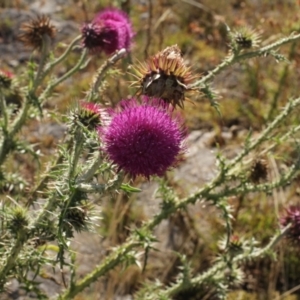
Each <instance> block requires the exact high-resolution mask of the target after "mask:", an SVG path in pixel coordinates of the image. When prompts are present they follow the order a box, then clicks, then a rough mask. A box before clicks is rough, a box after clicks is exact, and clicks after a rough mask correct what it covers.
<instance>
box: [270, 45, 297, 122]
mask: <svg viewBox="0 0 300 300" xmlns="http://www.w3.org/2000/svg"><path fill="white" fill-rule="evenodd" d="M296 45H297V43H296V42H295V41H294V42H293V43H292V46H291V49H290V53H289V60H291V59H293V57H294V55H295V50H296ZM288 71H289V65H288V64H286V65H285V66H284V69H283V71H282V74H281V77H280V80H279V84H278V89H277V91H276V93H275V94H274V97H273V101H272V103H271V108H270V110H269V113H268V116H267V120H268V121H269V120H271V119H272V118H273V116H274V113H275V110H276V109H277V105H278V99H279V96H280V94H281V92H282V89H283V88H284V87H285V83H286V79H287V76H288Z"/></svg>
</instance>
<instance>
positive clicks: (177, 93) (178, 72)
mask: <svg viewBox="0 0 300 300" xmlns="http://www.w3.org/2000/svg"><path fill="white" fill-rule="evenodd" d="M133 70H134V71H135V73H136V75H135V74H132V75H134V76H135V77H136V78H137V79H138V80H137V81H135V82H133V86H137V87H139V88H140V91H139V93H140V94H142V95H147V96H149V97H156V98H160V99H163V100H164V102H165V103H169V104H171V105H172V106H173V107H174V108H175V107H176V105H178V106H179V107H180V108H183V107H184V100H185V93H186V92H188V91H191V90H192V89H191V88H189V87H188V85H189V84H190V83H191V82H192V81H193V80H194V79H195V78H196V77H195V76H192V74H191V72H190V68H188V67H187V66H186V65H185V62H184V60H183V58H182V56H181V51H180V49H179V48H178V46H177V45H173V46H171V47H167V48H166V49H164V50H163V51H161V52H159V53H157V54H156V55H154V56H152V57H150V58H149V59H148V61H147V62H146V63H140V65H139V66H135V67H133Z"/></svg>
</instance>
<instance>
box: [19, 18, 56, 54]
mask: <svg viewBox="0 0 300 300" xmlns="http://www.w3.org/2000/svg"><path fill="white" fill-rule="evenodd" d="M21 31H23V33H22V34H21V35H20V36H19V38H20V40H21V41H22V42H23V43H24V44H25V45H26V46H29V47H33V48H34V49H41V48H42V46H43V36H48V37H49V38H50V39H51V40H53V39H54V37H55V34H56V28H55V27H54V26H53V25H52V24H51V23H50V19H49V18H48V17H46V16H39V17H37V18H36V19H34V20H31V21H30V22H29V23H24V24H22V27H21Z"/></svg>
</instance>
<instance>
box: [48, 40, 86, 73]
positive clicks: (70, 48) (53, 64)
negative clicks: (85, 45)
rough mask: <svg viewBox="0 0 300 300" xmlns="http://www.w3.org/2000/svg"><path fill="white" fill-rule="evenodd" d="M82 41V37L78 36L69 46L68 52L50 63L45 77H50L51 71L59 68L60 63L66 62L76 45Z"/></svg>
mask: <svg viewBox="0 0 300 300" xmlns="http://www.w3.org/2000/svg"><path fill="white" fill-rule="evenodd" d="M80 39H81V35H80V36H77V37H76V38H75V39H74V40H73V41H72V42H71V43H70V45H69V46H68V48H67V49H66V51H65V52H64V53H63V54H62V55H61V56H60V57H58V58H57V59H56V60H54V61H53V62H51V63H49V64H48V65H47V67H46V70H45V72H44V74H45V76H46V75H48V74H49V73H50V72H51V70H52V69H53V68H54V67H55V66H57V65H58V64H59V63H61V62H62V61H63V60H65V59H66V58H67V56H68V55H69V54H70V52H71V51H72V50H73V47H74V46H75V44H76V43H77V42H78V41H79V40H80Z"/></svg>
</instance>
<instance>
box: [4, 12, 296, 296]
mask: <svg viewBox="0 0 300 300" xmlns="http://www.w3.org/2000/svg"><path fill="white" fill-rule="evenodd" d="M56 31H57V30H56V28H55V27H54V25H52V22H51V20H50V19H49V18H48V17H46V16H38V17H37V18H36V19H33V20H31V21H30V22H29V23H27V24H24V25H23V27H22V34H21V36H20V39H21V40H22V41H23V43H24V46H26V47H31V48H32V49H33V50H34V51H35V53H38V57H39V59H38V63H33V61H32V62H29V63H28V67H27V76H26V77H24V76H22V74H14V75H12V74H11V73H9V72H8V71H6V70H1V71H0V126H1V140H0V188H1V198H0V199H1V207H0V211H1V214H0V218H1V219H0V220H1V222H0V226H1V244H0V253H1V258H0V291H1V293H7V291H8V290H9V286H10V283H11V282H12V280H17V282H18V283H19V288H20V289H23V290H25V291H26V292H28V293H31V294H33V295H34V297H36V298H38V299H61V300H62V299H75V297H76V296H78V295H79V294H80V293H85V292H86V291H87V290H88V289H89V287H90V286H91V285H92V284H93V283H95V282H101V281H100V280H101V279H102V278H105V280H106V281H107V282H110V279H111V276H112V274H113V272H114V271H116V270H117V271H116V272H118V271H120V272H119V273H120V274H121V275H120V276H121V277H122V274H125V272H127V271H128V270H130V268H133V266H136V268H137V270H138V271H136V272H137V274H138V275H139V276H140V278H139V279H138V280H136V282H135V283H134V284H133V286H134V289H132V291H131V295H132V299H153V300H154V299H155V300H157V299H205V297H206V299H226V298H227V297H228V295H229V293H230V291H232V290H234V289H236V287H237V286H241V285H242V284H243V283H244V281H245V274H244V266H245V265H246V263H247V262H249V261H250V260H256V259H263V258H265V257H272V258H273V257H274V256H276V253H277V251H278V245H279V244H280V243H281V240H282V239H283V238H287V239H289V240H291V241H292V242H295V243H293V245H296V246H297V247H298V246H299V245H298V244H299V243H298V242H299V233H300V227H299V226H300V222H299V218H300V217H299V216H300V209H299V205H291V206H288V207H287V208H286V209H285V210H284V209H282V212H281V211H279V212H278V215H277V216H275V217H276V218H277V225H278V226H277V227H276V228H274V230H273V234H272V235H271V236H268V237H267V241H266V240H264V241H257V240H255V238H254V236H251V235H250V237H249V236H248V237H243V236H240V235H239V234H236V232H235V226H234V222H235V221H236V220H237V219H238V213H239V212H238V209H236V207H235V206H234V205H233V204H232V199H233V198H238V197H240V199H244V198H246V197H249V199H251V197H253V195H259V197H262V198H263V196H262V195H265V197H266V196H269V195H271V194H272V193H273V194H274V193H276V191H278V190H280V189H286V188H288V187H291V186H294V185H296V184H297V180H298V179H299V172H300V161H299V146H298V144H297V138H298V137H299V129H300V126H299V124H298V123H296V124H295V122H292V121H291V120H295V119H296V120H297V111H298V109H299V106H300V98H299V97H300V96H299V95H297V96H295V97H294V98H291V99H289V100H287V101H286V103H285V105H284V106H283V107H282V108H281V109H280V110H279V111H278V114H277V115H276V116H274V118H272V119H270V120H267V121H266V123H265V126H264V128H263V129H262V130H261V131H260V132H259V134H256V135H254V134H252V132H251V130H249V132H248V135H247V136H244V137H243V146H242V147H241V148H240V149H239V152H238V153H237V154H236V155H235V156H233V157H232V158H228V157H226V156H225V155H223V153H222V151H221V149H220V151H219V152H218V153H217V155H216V167H217V172H216V175H215V177H214V178H213V179H212V180H211V181H210V182H207V183H206V184H205V185H203V186H197V187H196V189H195V190H194V191H193V192H189V193H188V194H187V195H184V194H183V193H180V191H178V190H177V189H176V183H174V182H173V178H172V172H173V171H174V169H176V168H177V167H179V166H180V164H181V163H184V160H185V155H186V153H188V152H189V147H190V145H189V143H188V141H187V139H188V129H187V125H186V124H185V116H184V112H185V109H186V107H187V106H193V105H194V106H195V110H196V109H197V106H196V104H197V101H199V99H200V98H201V99H202V100H203V101H207V102H210V104H211V105H212V106H211V110H212V111H214V110H215V109H218V111H219V112H220V113H221V115H222V110H221V109H220V107H219V103H218V99H216V92H215V91H214V88H213V87H212V86H213V79H214V77H216V76H217V75H219V74H220V73H221V72H222V71H224V70H225V69H227V68H229V67H231V66H232V65H234V64H238V63H242V62H246V61H247V60H249V59H252V58H257V59H261V60H263V59H265V58H266V56H269V57H272V58H273V59H274V61H277V62H282V63H286V62H285V57H284V54H281V52H280V51H281V47H282V46H283V45H285V44H291V43H296V42H297V41H298V40H299V39H300V34H299V33H295V32H294V33H291V34H290V35H288V36H287V37H284V38H281V39H278V40H277V41H275V42H272V43H270V44H267V45H263V46H262V47H260V48H259V43H258V36H257V34H256V32H255V31H254V30H250V29H248V28H243V29H238V28H237V29H234V30H229V34H228V36H229V49H228V55H226V56H225V57H224V59H223V61H222V62H221V63H220V64H218V65H217V66H216V67H214V68H213V69H212V70H210V71H208V72H207V73H206V74H203V75H200V74H197V72H196V71H195V72H194V71H193V68H190V67H188V63H187V62H186V61H185V58H184V55H183V54H182V53H181V50H180V48H179V46H178V45H168V46H167V47H166V48H165V49H160V50H159V51H158V52H157V53H153V55H151V56H150V57H149V58H148V59H147V60H146V62H142V63H139V62H137V61H136V62H134V65H133V66H132V67H131V71H130V72H128V74H125V73H122V72H118V71H117V68H118V67H120V65H121V64H122V63H123V64H128V60H127V58H126V57H127V55H128V54H129V53H131V54H134V49H135V47H134V46H133V45H134V43H137V42H136V41H135V42H134V38H135V34H134V32H135V30H134V29H133V25H132V23H131V20H130V17H129V16H128V15H127V14H126V13H125V12H123V11H121V10H119V9H117V8H108V9H105V10H103V11H101V12H99V13H98V14H97V15H96V16H95V17H94V18H93V19H92V21H91V22H90V23H85V24H84V25H83V26H82V27H81V32H78V34H79V35H78V36H77V37H74V39H73V41H72V42H71V43H70V44H69V45H67V46H66V48H65V50H64V52H63V53H62V54H60V55H58V54H57V49H56V48H55V45H53V43H54V36H55V33H56ZM232 32H233V33H232ZM78 49H80V51H78ZM75 50H76V51H75ZM71 55H73V56H74V55H77V56H78V57H77V58H76V59H77V61H76V62H75V63H74V64H73V65H72V67H71V68H70V69H68V70H67V71H66V72H64V73H63V74H61V73H58V72H56V68H57V67H58V66H61V65H63V64H64V63H65V62H66V61H67V60H68V59H69V58H70V56H71ZM99 61H100V62H101V64H99V66H98V65H97V71H96V72H95V74H93V75H94V76H93V79H92V80H91V81H90V82H91V85H90V86H89V87H88V88H87V89H86V90H83V91H81V92H82V93H80V94H79V95H78V97H77V99H74V103H73V104H72V105H71V107H70V108H69V109H68V111H67V112H66V113H64V114H62V113H60V112H55V113H52V114H50V113H49V111H48V109H47V105H46V104H47V102H48V101H51V99H53V97H55V93H54V92H55V89H56V88H57V87H59V86H60V85H61V84H63V83H64V82H66V80H68V79H70V78H73V77H74V78H75V76H76V75H77V74H79V73H80V72H81V71H82V70H84V69H85V68H87V67H88V65H89V64H91V63H94V62H95V63H99ZM126 67H128V66H126ZM57 73H58V74H60V75H57ZM132 73H133V74H132ZM115 74H117V76H119V78H120V80H125V81H126V85H127V84H128V86H129V85H130V82H131V88H130V89H128V91H132V93H131V94H130V95H129V96H128V94H124V95H123V97H121V98H120V99H118V101H116V102H115V103H112V102H110V101H107V98H106V97H105V91H104V88H103V87H105V89H107V90H109V89H110V88H111V86H110V84H109V79H110V77H113V76H114V75H115ZM129 77H130V78H131V79H130V80H128V78H129ZM132 77H134V79H133V80H136V81H135V82H133V83H132ZM25 78H26V79H25ZM74 82H75V81H74ZM102 88H103V89H102ZM189 92H191V93H190V95H189V97H190V99H191V101H187V98H186V94H189ZM12 93H14V95H18V97H20V98H21V100H20V101H19V102H18V105H16V103H13V102H10V101H9V96H10V95H11V94H12ZM82 95H85V97H84V96H82ZM202 100H201V101H202ZM274 111H275V110H274ZM45 116H51V118H52V119H53V121H54V120H59V121H60V122H61V123H63V124H64V126H65V127H64V128H65V133H64V136H63V138H62V140H61V142H60V143H59V144H57V145H56V146H55V150H54V151H53V152H52V153H54V154H52V156H51V158H49V160H48V165H47V167H45V166H42V167H40V169H38V168H36V174H34V175H35V177H34V180H32V181H31V182H26V178H25V177H26V176H24V174H22V172H21V171H20V170H17V168H15V167H13V165H12V162H17V159H18V155H24V157H25V160H26V158H27V159H28V157H30V158H32V157H33V159H34V161H36V162H38V163H39V164H45V163H46V161H45V160H44V159H43V158H42V157H41V156H40V155H39V152H38V151H36V150H35V146H36V145H34V144H33V143H31V142H30V141H29V140H27V139H26V136H25V137H24V136H22V130H24V128H26V126H28V123H30V122H32V121H40V120H41V119H42V118H44V117H45ZM285 151H287V152H288V153H289V154H290V156H289V157H288V159H286V161H284V160H281V161H280V163H281V164H282V166H281V168H280V172H279V174H278V176H276V177H275V176H271V171H270V163H268V157H269V156H268V155H269V154H270V153H277V154H278V155H280V154H282V153H284V152H285ZM20 153H21V154H20ZM295 153H296V154H295ZM282 156H283V154H282ZM283 162H284V163H283ZM23 177H24V178H23ZM141 181H143V182H146V183H153V182H155V183H156V184H157V186H158V188H157V190H156V191H155V196H156V197H157V198H159V199H160V206H159V209H158V211H157V212H156V213H155V214H154V215H153V216H152V217H151V218H148V219H145V220H142V221H140V222H136V223H134V222H131V223H130V221H128V219H130V216H129V214H128V215H126V213H127V212H128V211H129V210H130V208H129V207H130V205H131V203H132V202H134V201H135V197H136V195H137V194H138V193H140V192H141V185H139V184H140V182H141ZM177 184H180V183H177ZM16 186H19V188H16ZM116 199H118V200H116ZM107 202H108V203H109V205H112V206H114V207H115V209H116V208H117V207H118V206H121V209H120V210H118V213H120V215H117V216H116V219H117V220H118V222H119V223H118V224H113V226H115V228H118V230H119V231H122V233H124V232H123V231H125V230H126V234H123V235H122V237H120V239H119V241H120V240H121V242H116V243H115V244H110V246H113V247H108V248H107V249H105V255H103V258H102V260H100V261H99V262H98V263H97V265H96V266H94V268H93V269H92V270H90V271H89V272H87V273H85V274H84V275H83V276H78V274H77V268H78V264H79V263H78V261H77V257H76V256H77V254H78V253H77V252H76V251H75V250H74V249H73V244H72V242H74V241H76V237H77V236H78V235H80V234H81V235H84V234H86V232H94V233H95V234H99V232H103V231H104V229H103V228H104V227H105V226H106V225H107V224H105V222H103V220H107V219H108V217H107V216H108V215H109V211H108V210H106V209H107V207H106V204H105V203H107ZM199 203H201V204H202V205H203V206H204V205H208V206H209V207H212V208H214V209H215V210H214V213H219V214H218V218H219V219H220V220H222V226H223V227H222V228H221V229H220V231H221V232H220V234H219V235H218V236H217V237H216V240H215V245H218V244H219V245H220V247H219V248H218V250H217V253H213V256H214V260H213V261H212V262H210V264H209V265H208V266H207V267H206V268H205V269H201V270H199V268H198V269H197V267H196V263H195V259H194V256H193V254H194V251H193V250H191V251H187V248H189V247H190V244H188V246H186V247H184V246H185V245H184V244H185V242H186V241H187V240H188V239H187V238H190V240H189V241H190V243H191V245H193V246H194V247H195V249H198V250H199V248H197V247H198V246H199V245H198V244H197V243H199V241H198V238H195V236H196V235H197V232H196V231H197V230H196V229H195V227H193V226H194V225H193V222H192V221H191V217H190V209H192V210H193V209H196V207H197V205H198V204H199ZM109 205H108V206H109ZM122 205H124V206H122ZM280 209H281V208H280ZM116 211H117V210H116ZM125 215H126V217H127V222H128V223H126V222H125V221H126V218H125ZM105 218H107V219H105ZM172 218H173V219H172ZM170 220H173V222H174V224H179V225H178V227H179V228H180V230H182V231H184V230H183V229H185V232H184V233H183V234H182V235H183V241H185V242H183V243H182V245H181V246H180V247H178V248H176V251H175V250H174V249H173V250H174V252H176V253H175V254H174V253H173V252H172V253H173V254H174V256H172V261H173V265H172V266H173V267H172V268H171V269H172V270H171V271H172V276H170V278H171V279H170V280H168V281H164V280H163V277H161V278H157V280H155V279H154V278H152V277H151V267H153V265H152V264H153V261H155V259H154V258H153V257H155V255H154V253H156V252H160V255H161V261H162V264H164V261H165V259H166V260H167V254H165V253H163V252H162V251H161V250H160V245H161V243H162V241H160V240H159V238H158V236H157V230H156V229H157V227H159V226H161V224H163V223H164V222H171V221H170ZM120 224H121V225H120ZM133 224H134V225H133ZM172 224H173V223H172ZM119 225H120V226H119ZM118 226H119V227H118ZM101 230H103V231H101ZM118 230H115V231H116V232H115V233H116V234H118V233H120V232H118ZM99 235H100V234H99ZM185 238H186V239H185ZM107 240H108V241H109V238H107ZM195 240H197V242H196V241H195ZM186 243H187V242H186ZM88 246H89V245H87V247H88ZM191 247H192V246H191ZM195 251H196V250H195ZM53 253H54V254H53ZM164 255H165V256H164ZM211 256H212V255H211ZM49 266H51V271H49V268H48V269H47V267H49ZM53 270H59V274H61V277H60V279H61V282H62V284H60V286H59V288H58V289H57V291H56V292H55V293H47V292H45V290H43V287H42V285H40V280H41V278H43V276H44V277H46V278H50V279H53V278H54V275H53V277H51V276H52V275H49V272H50V274H52V273H53V274H54V273H55V272H54V271H53ZM171 271H170V273H171ZM51 272H52V273H51ZM123 272H124V273H123ZM46 273H47V275H45V274H46ZM125 277H126V275H124V276H123V278H125ZM147 278H148V279H147ZM55 280H56V279H55ZM53 281H54V279H53ZM104 290H105V288H104ZM114 296H116V295H114ZM114 296H112V297H114ZM107 297H109V296H107ZM207 297H210V298H207ZM110 299H113V298H110Z"/></svg>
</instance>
